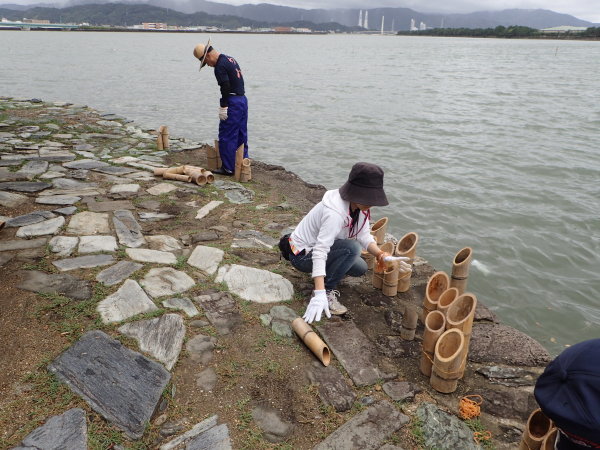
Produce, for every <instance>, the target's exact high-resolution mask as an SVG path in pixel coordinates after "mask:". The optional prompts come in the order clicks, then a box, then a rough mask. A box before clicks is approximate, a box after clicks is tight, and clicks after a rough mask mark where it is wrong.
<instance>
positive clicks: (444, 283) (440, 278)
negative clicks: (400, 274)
mask: <svg viewBox="0 0 600 450" xmlns="http://www.w3.org/2000/svg"><path fill="white" fill-rule="evenodd" d="M449 285H450V279H449V278H448V275H447V274H446V272H442V271H439V272H436V273H434V274H433V275H431V276H430V277H429V280H428V281H427V287H426V288H425V297H424V298H423V317H422V318H421V320H422V322H423V323H425V319H426V318H427V314H429V313H430V312H431V311H435V310H436V309H437V302H438V299H439V298H440V295H442V292H444V291H445V290H446V289H448V287H449Z"/></svg>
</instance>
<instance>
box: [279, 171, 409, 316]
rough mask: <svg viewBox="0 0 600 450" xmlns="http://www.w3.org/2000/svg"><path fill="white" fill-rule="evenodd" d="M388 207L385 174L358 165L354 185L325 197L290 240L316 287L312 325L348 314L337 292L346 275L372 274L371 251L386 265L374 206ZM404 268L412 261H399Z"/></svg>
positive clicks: (293, 256)
mask: <svg viewBox="0 0 600 450" xmlns="http://www.w3.org/2000/svg"><path fill="white" fill-rule="evenodd" d="M387 204H388V200H387V197H386V195H385V192H384V190H383V170H382V169H381V167H379V166H377V165H375V164H370V163H366V162H359V163H356V164H354V166H352V170H351V171H350V175H349V176H348V181H346V183H345V184H344V185H343V186H342V187H340V188H339V189H335V190H331V191H327V192H326V193H325V195H324V196H323V199H322V200H321V201H320V202H319V203H317V204H316V205H315V206H314V207H313V208H312V209H311V210H310V212H309V213H308V214H307V215H306V216H304V218H303V219H302V220H301V221H300V223H299V224H298V226H297V227H296V228H295V230H294V232H293V233H292V234H291V235H290V236H289V239H288V242H289V251H288V250H287V249H286V251H285V254H286V255H287V256H289V260H290V262H291V263H292V265H293V266H294V267H295V268H296V269H298V270H300V271H302V272H307V273H312V278H313V281H314V285H315V289H314V291H313V295H312V298H311V299H310V302H309V304H308V307H307V308H306V312H305V314H304V320H306V322H308V323H312V322H313V321H314V320H316V321H319V320H321V315H322V314H323V313H325V315H326V316H327V317H331V314H338V315H339V314H344V313H346V311H347V310H348V309H347V308H346V307H345V306H344V305H342V304H341V303H340V302H339V300H338V297H339V295H340V293H339V291H337V290H335V288H336V287H337V285H338V283H339V282H340V281H341V280H342V278H344V276H346V275H349V276H354V277H359V276H361V275H363V274H364V273H365V272H366V271H367V263H366V262H365V261H364V260H363V259H362V258H361V250H362V249H365V250H367V251H368V252H369V253H370V254H372V255H374V256H375V257H377V260H378V262H383V259H384V258H385V257H386V256H390V255H389V254H388V253H386V252H384V251H383V250H381V249H380V248H379V246H378V245H377V243H376V242H375V238H374V237H373V236H372V235H371V225H370V223H369V220H370V218H371V211H370V210H371V207H372V206H385V205H387ZM398 259H399V260H400V263H399V264H400V270H401V271H402V272H407V271H409V270H410V266H409V265H408V264H407V263H406V262H405V261H406V260H408V258H398Z"/></svg>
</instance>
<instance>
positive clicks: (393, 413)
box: [314, 401, 461, 450]
mask: <svg viewBox="0 0 600 450" xmlns="http://www.w3.org/2000/svg"><path fill="white" fill-rule="evenodd" d="M408 421H409V419H408V417H407V416H405V415H404V414H402V413H401V412H400V411H398V410H397V409H396V408H394V406H393V405H392V404H391V403H390V402H387V401H381V402H379V403H376V404H375V405H373V406H370V407H369V408H367V409H366V410H364V411H362V412H360V413H359V414H357V415H356V416H354V417H353V418H352V419H350V420H349V421H348V422H346V423H345V424H344V425H342V426H341V427H339V428H338V429H337V430H335V431H334V432H333V433H331V434H330V435H329V436H327V438H326V439H325V440H324V441H323V442H321V443H320V444H318V445H317V446H315V447H314V450H334V449H335V450H338V449H339V450H351V449H356V450H377V449H379V447H381V446H382V445H383V443H384V441H385V440H386V439H387V438H388V437H389V436H390V435H392V434H393V433H395V432H396V431H398V430H399V429H400V428H401V427H402V426H404V425H405V424H406V423H408ZM454 448H461V447H454Z"/></svg>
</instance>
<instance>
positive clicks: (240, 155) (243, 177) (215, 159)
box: [206, 139, 252, 183]
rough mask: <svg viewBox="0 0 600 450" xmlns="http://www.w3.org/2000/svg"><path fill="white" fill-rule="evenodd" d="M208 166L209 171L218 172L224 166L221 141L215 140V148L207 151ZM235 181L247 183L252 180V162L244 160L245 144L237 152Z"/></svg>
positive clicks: (248, 159)
mask: <svg viewBox="0 0 600 450" xmlns="http://www.w3.org/2000/svg"><path fill="white" fill-rule="evenodd" d="M206 163H207V164H206V165H207V166H208V170H218V169H220V168H221V166H222V165H223V161H222V160H221V152H220V151H219V141H218V140H217V139H215V146H214V147H212V148H211V147H209V148H208V149H207V150H206ZM233 176H234V178H235V181H241V182H242V183H247V182H248V181H250V180H251V179H252V160H251V159H250V158H244V144H242V145H240V146H239V147H238V148H237V150H236V151H235V168H234V172H233Z"/></svg>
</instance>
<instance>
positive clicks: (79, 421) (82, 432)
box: [18, 408, 87, 450]
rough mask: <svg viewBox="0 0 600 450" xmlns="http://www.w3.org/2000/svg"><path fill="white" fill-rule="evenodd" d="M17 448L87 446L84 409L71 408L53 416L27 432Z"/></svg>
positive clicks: (52, 449)
mask: <svg viewBox="0 0 600 450" xmlns="http://www.w3.org/2000/svg"><path fill="white" fill-rule="evenodd" d="M18 448H23V449H32V450H33V449H44V450H59V449H61V450H82V449H86V448H87V422H86V420H85V411H84V410H83V409H81V408H73V409H69V410H68V411H65V412H64V413H62V414H60V415H58V416H53V417H51V418H50V419H48V421H47V422H46V423H45V424H44V425H42V426H41V427H38V428H36V429H35V430H33V431H32V432H31V433H29V434H28V435H27V436H25V438H24V439H23V441H22V442H21V446H20V447H18Z"/></svg>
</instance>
